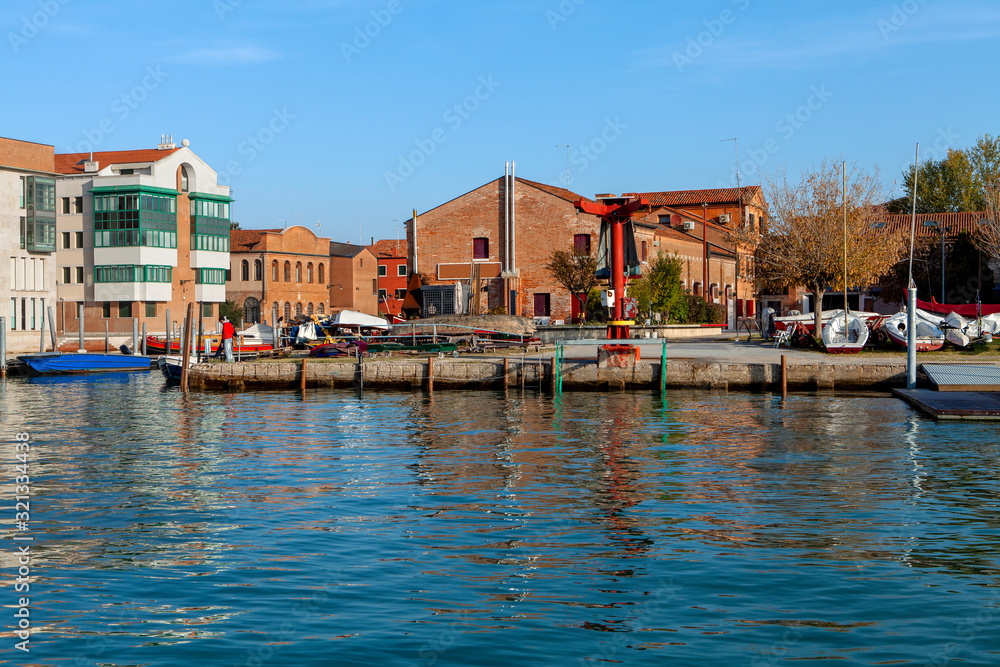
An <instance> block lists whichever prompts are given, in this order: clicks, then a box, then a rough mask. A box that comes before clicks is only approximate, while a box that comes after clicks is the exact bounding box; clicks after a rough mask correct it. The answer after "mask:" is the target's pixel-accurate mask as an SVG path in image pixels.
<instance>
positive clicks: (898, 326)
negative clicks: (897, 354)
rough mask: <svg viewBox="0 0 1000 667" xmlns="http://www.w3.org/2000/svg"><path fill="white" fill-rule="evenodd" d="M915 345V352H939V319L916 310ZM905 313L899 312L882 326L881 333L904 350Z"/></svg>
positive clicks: (941, 332) (942, 335) (941, 340)
mask: <svg viewBox="0 0 1000 667" xmlns="http://www.w3.org/2000/svg"><path fill="white" fill-rule="evenodd" d="M915 315H916V329H917V330H916V332H915V333H916V344H917V352H931V351H933V350H940V349H941V347H942V346H943V345H944V340H945V336H944V331H943V330H942V329H941V326H940V324H941V317H940V316H939V315H935V314H934V313H930V312H927V311H926V310H921V309H919V308H918V309H917V311H916V313H915ZM906 322H907V316H906V311H905V310H903V311H900V312H898V313H896V314H895V315H893V316H892V317H890V318H889V319H887V320H886V321H885V322H883V324H882V331H883V332H885V335H886V337H888V338H889V340H891V341H892V342H893V343H895V344H897V345H899V346H901V347H903V348H906V346H907V340H906V339H907V336H906V326H907V324H906Z"/></svg>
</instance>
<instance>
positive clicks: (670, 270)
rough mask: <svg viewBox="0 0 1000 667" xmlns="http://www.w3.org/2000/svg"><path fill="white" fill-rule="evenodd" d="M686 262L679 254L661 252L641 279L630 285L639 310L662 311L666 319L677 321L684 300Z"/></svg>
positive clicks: (630, 291)
mask: <svg viewBox="0 0 1000 667" xmlns="http://www.w3.org/2000/svg"><path fill="white" fill-rule="evenodd" d="M683 270H684V262H683V261H682V260H681V258H680V257H678V256H677V254H676V253H675V254H673V255H668V254H667V253H659V254H658V255H657V256H656V259H655V260H653V262H651V263H650V265H649V271H648V272H647V274H646V275H645V276H643V277H642V278H641V279H639V280H637V281H635V282H634V283H632V284H631V285H629V294H630V295H632V296H633V297H635V298H636V299H637V300H638V302H639V310H640V311H643V312H647V313H653V312H656V313H662V314H663V316H664V321H665V322H669V321H670V320H671V317H673V318H674V320H675V321H676V319H677V318H676V315H677V312H676V311H677V308H678V306H679V305H680V303H681V302H682V301H683V300H684V287H683V286H682V285H681V272H682V271H683Z"/></svg>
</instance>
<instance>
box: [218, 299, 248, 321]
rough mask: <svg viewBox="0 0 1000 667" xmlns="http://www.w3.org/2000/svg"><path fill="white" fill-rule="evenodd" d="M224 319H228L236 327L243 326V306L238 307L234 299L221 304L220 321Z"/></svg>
mask: <svg viewBox="0 0 1000 667" xmlns="http://www.w3.org/2000/svg"><path fill="white" fill-rule="evenodd" d="M223 317H228V318H229V321H230V322H232V323H233V326H234V327H237V328H239V327H241V326H243V306H237V305H236V302H235V301H233V300H232V299H226V301H225V302H223V303H220V304H219V319H220V320H221V319H222V318H223Z"/></svg>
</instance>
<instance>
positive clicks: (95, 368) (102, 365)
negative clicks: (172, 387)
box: [18, 352, 150, 375]
mask: <svg viewBox="0 0 1000 667" xmlns="http://www.w3.org/2000/svg"><path fill="white" fill-rule="evenodd" d="M18 359H20V360H21V361H23V362H24V363H26V364H28V367H29V368H31V370H33V371H34V372H36V373H41V374H42V375H51V374H54V373H101V372H107V371H118V372H122V371H148V370H149V365H150V357H144V356H142V355H138V354H104V353H94V352H39V353H37V354H25V355H21V356H19V357H18Z"/></svg>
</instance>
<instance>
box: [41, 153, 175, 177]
mask: <svg viewBox="0 0 1000 667" xmlns="http://www.w3.org/2000/svg"><path fill="white" fill-rule="evenodd" d="M179 150H180V149H179V148H171V149H170V150H163V151H161V150H159V149H156V148H145V149H142V150H137V151H104V152H99V153H94V161H95V162H97V163H98V164H99V165H100V168H101V169H104V168H105V167H107V166H108V165H110V164H136V163H142V162H159V161H160V160H162V159H163V158H165V157H167V156H168V155H170V154H171V153H175V152H177V151H179ZM88 160H90V153H57V154H56V173H57V174H82V173H83V163H84V162H86V161H88Z"/></svg>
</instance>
